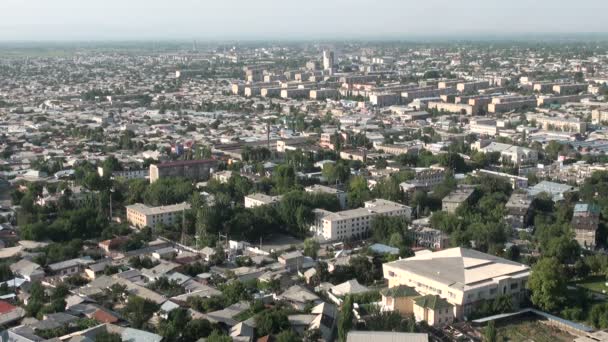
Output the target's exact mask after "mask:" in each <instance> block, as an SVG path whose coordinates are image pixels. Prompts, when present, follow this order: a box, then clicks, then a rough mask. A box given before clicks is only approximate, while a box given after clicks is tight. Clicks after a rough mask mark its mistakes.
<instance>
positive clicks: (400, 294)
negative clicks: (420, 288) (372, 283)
mask: <svg viewBox="0 0 608 342" xmlns="http://www.w3.org/2000/svg"><path fill="white" fill-rule="evenodd" d="M380 294H381V295H382V305H381V308H382V311H397V312H398V313H399V314H401V315H408V314H413V313H414V300H415V299H416V298H417V297H420V293H418V292H417V291H416V289H414V288H413V287H411V286H407V285H398V286H394V287H391V288H387V289H384V290H382V291H380Z"/></svg>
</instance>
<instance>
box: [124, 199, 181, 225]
mask: <svg viewBox="0 0 608 342" xmlns="http://www.w3.org/2000/svg"><path fill="white" fill-rule="evenodd" d="M126 208H127V221H128V222H129V223H130V224H132V225H133V226H135V227H138V228H142V227H154V226H156V225H158V224H165V225H173V224H176V223H180V222H181V220H182V213H183V211H184V210H188V209H190V204H188V203H186V202H184V203H180V204H174V205H166V206H160V207H149V206H147V205H145V204H142V203H136V204H132V205H128V206H127V207H126Z"/></svg>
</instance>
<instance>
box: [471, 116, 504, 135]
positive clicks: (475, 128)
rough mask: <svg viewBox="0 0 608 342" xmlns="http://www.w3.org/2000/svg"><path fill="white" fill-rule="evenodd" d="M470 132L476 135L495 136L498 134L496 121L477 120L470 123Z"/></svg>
mask: <svg viewBox="0 0 608 342" xmlns="http://www.w3.org/2000/svg"><path fill="white" fill-rule="evenodd" d="M469 131H471V133H475V134H482V135H489V136H494V135H496V134H497V133H498V127H497V126H496V120H493V119H477V120H471V121H470V123H469Z"/></svg>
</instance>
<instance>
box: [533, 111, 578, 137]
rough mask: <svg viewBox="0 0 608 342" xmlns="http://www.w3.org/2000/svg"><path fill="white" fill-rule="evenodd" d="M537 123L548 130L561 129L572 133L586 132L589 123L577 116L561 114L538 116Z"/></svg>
mask: <svg viewBox="0 0 608 342" xmlns="http://www.w3.org/2000/svg"><path fill="white" fill-rule="evenodd" d="M535 119H536V123H537V124H538V125H540V126H541V127H542V128H543V129H544V130H547V131H561V132H572V133H585V132H586V131H587V123H586V122H585V121H582V120H579V119H577V118H566V117H561V116H546V115H542V116H537V117H536V118H535Z"/></svg>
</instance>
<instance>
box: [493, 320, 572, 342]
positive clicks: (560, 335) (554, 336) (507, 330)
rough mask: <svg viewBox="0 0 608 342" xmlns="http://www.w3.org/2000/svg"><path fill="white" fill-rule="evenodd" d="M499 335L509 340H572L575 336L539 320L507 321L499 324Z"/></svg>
mask: <svg viewBox="0 0 608 342" xmlns="http://www.w3.org/2000/svg"><path fill="white" fill-rule="evenodd" d="M497 335H498V337H499V339H498V340H499V341H500V338H503V340H504V341H509V342H527V341H534V342H571V341H573V340H574V338H575V337H574V336H572V335H570V334H569V333H567V332H565V331H563V330H560V329H558V328H555V327H552V326H550V325H547V324H545V323H543V322H541V321H539V320H525V321H519V322H517V321H513V322H509V323H507V322H505V324H499V325H498V326H497Z"/></svg>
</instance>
